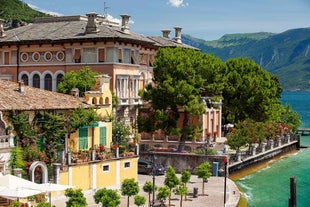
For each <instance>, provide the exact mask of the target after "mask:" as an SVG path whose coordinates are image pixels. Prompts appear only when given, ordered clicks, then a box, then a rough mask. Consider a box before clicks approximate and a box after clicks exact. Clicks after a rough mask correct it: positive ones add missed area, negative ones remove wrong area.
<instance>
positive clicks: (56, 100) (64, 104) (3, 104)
mask: <svg viewBox="0 0 310 207" xmlns="http://www.w3.org/2000/svg"><path fill="white" fill-rule="evenodd" d="M81 105H83V101H82V99H79V98H76V97H73V96H71V95H67V94H62V93H56V92H52V91H47V90H44V89H39V88H34V87H31V86H24V92H21V91H20V90H19V83H15V82H12V81H8V80H1V79H0V110H1V111H8V110H47V109H58V110H61V109H63V110H64V109H74V108H78V107H79V106H81ZM84 106H85V105H84Z"/></svg>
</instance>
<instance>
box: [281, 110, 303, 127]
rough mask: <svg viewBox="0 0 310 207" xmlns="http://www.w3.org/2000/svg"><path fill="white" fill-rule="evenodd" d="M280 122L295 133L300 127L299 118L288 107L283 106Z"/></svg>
mask: <svg viewBox="0 0 310 207" xmlns="http://www.w3.org/2000/svg"><path fill="white" fill-rule="evenodd" d="M281 122H282V123H286V124H288V125H289V126H290V128H291V129H292V131H293V132H295V131H296V130H297V129H298V127H300V126H301V125H302V122H301V116H300V115H299V114H298V113H297V112H296V111H294V110H293V109H292V107H291V106H290V105H285V106H284V111H283V113H282V117H281Z"/></svg>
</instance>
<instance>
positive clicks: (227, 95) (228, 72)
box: [223, 58, 282, 123]
mask: <svg viewBox="0 0 310 207" xmlns="http://www.w3.org/2000/svg"><path fill="white" fill-rule="evenodd" d="M223 82H224V83H225V86H224V89H223V117H224V120H225V122H226V123H228V122H232V123H238V122H240V121H243V120H245V119H252V120H255V121H266V120H270V119H271V118H272V119H276V118H279V117H278V116H273V115H274V113H276V111H277V110H275V109H277V108H278V107H279V106H281V103H280V101H279V98H280V97H281V93H282V88H281V86H280V83H279V80H278V78H277V77H276V76H274V75H272V74H271V73H269V72H268V71H266V70H264V69H263V68H262V67H260V66H259V65H258V64H256V63H255V62H254V61H253V60H250V59H248V58H234V59H229V60H227V62H226V69H225V71H223Z"/></svg>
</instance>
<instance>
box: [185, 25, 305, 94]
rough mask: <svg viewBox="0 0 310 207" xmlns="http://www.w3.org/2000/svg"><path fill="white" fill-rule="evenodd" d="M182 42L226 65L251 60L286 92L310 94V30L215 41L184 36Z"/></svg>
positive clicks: (226, 38)
mask: <svg viewBox="0 0 310 207" xmlns="http://www.w3.org/2000/svg"><path fill="white" fill-rule="evenodd" d="M182 42H183V43H185V44H188V45H191V46H194V47H197V48H199V49H201V51H202V52H205V53H211V54H214V55H215V56H217V57H220V58H221V59H222V60H223V61H226V60H227V59H229V58H235V57H248V58H250V59H252V60H254V61H255V62H256V63H257V64H259V65H261V66H262V67H263V68H264V69H266V70H268V71H269V72H271V73H273V74H274V75H276V76H278V77H279V79H280V83H281V85H282V87H283V89H284V90H305V91H310V28H300V29H292V30H288V31H285V32H282V33H278V34H274V33H267V32H260V33H245V34H227V35H224V36H223V37H221V38H220V39H218V40H214V41H205V40H202V39H198V38H194V37H192V36H190V35H182Z"/></svg>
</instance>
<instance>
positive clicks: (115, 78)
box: [0, 13, 192, 125]
mask: <svg viewBox="0 0 310 207" xmlns="http://www.w3.org/2000/svg"><path fill="white" fill-rule="evenodd" d="M129 20H130V16H129V15H121V24H120V25H119V23H118V22H113V21H110V20H108V19H107V18H105V16H98V15H97V14H96V13H89V14H87V16H63V17H48V18H38V19H37V20H36V21H35V22H34V23H33V24H29V25H26V26H22V27H19V28H16V29H12V30H8V31H3V30H2V31H1V33H0V79H7V80H12V81H15V82H18V81H20V80H23V81H24V83H25V85H29V86H33V87H37V88H43V89H46V90H50V91H56V88H57V84H58V83H59V82H60V81H61V78H62V77H63V75H64V74H65V73H66V72H68V71H77V70H80V69H81V68H82V67H84V66H90V67H91V69H92V70H94V71H97V72H100V73H102V74H108V75H109V76H110V77H111V78H112V80H111V85H110V88H111V91H112V92H113V93H114V94H115V95H116V96H117V97H118V99H119V105H118V107H117V110H116V112H117V115H118V117H122V118H123V119H124V120H125V121H126V123H127V124H129V125H133V124H134V123H135V122H136V115H137V106H138V105H141V104H142V102H141V99H140V97H139V95H138V91H139V90H140V89H142V88H143V87H144V86H145V85H146V84H148V83H150V82H151V81H152V66H153V60H154V56H155V53H156V50H157V49H158V48H159V47H188V48H192V47H191V46H188V45H185V44H183V43H182V42H181V28H180V27H175V34H176V37H175V38H173V39H170V37H169V32H170V31H169V30H163V37H146V36H143V35H140V34H137V33H134V32H132V31H131V30H130V28H129ZM0 24H1V22H0Z"/></svg>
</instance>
